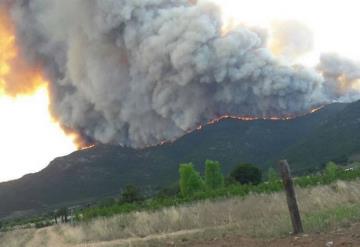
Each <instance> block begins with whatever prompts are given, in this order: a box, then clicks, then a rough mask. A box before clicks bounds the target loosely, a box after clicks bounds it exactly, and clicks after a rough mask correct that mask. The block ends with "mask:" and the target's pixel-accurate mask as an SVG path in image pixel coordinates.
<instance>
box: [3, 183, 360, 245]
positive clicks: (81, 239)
mask: <svg viewBox="0 0 360 247" xmlns="http://www.w3.org/2000/svg"><path fill="white" fill-rule="evenodd" d="M297 195H298V199H299V206H300V211H301V214H302V217H303V223H304V228H305V231H306V232H307V233H311V232H320V231H325V230H332V229H336V228H338V227H344V226H347V225H349V224H351V223H352V222H356V221H359V220H360V181H358V180H356V181H351V182H343V181H338V182H335V183H331V184H329V185H321V186H316V187H308V188H297ZM290 231H291V223H290V219H289V214H288V209H287V204H286V198H285V195H284V193H283V192H275V193H271V194H256V193H253V194H250V195H248V196H247V197H245V198H243V197H233V198H227V199H218V200H204V201H199V202H194V203H192V204H187V205H180V206H172V207H167V208H162V209H159V210H154V211H137V212H131V213H126V214H125V213H124V214H119V215H116V216H113V217H105V218H103V217H100V218H97V219H94V220H91V221H87V222H82V223H78V224H76V225H69V224H63V225H57V226H52V227H49V228H45V229H37V230H36V229H28V230H19V231H15V232H7V233H0V246H6V247H12V246H21V244H23V243H27V245H26V246H29V247H33V246H79V245H80V246H81V244H85V243H87V244H88V245H87V246H163V245H166V244H167V243H169V241H170V242H174V243H175V242H177V241H179V242H182V243H184V242H185V243H188V246H189V245H191V241H192V240H193V239H196V238H201V239H202V238H205V239H206V238H209V239H214V238H221V237H222V236H223V235H231V234H238V235H239V234H240V235H241V236H244V237H257V238H276V237H283V236H287V235H288V234H289V232H290ZM109 241H110V242H109ZM90 243H91V244H90Z"/></svg>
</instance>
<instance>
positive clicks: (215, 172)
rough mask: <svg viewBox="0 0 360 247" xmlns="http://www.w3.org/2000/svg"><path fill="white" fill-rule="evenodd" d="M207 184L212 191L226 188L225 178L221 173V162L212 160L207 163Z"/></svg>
mask: <svg viewBox="0 0 360 247" xmlns="http://www.w3.org/2000/svg"><path fill="white" fill-rule="evenodd" d="M205 184H206V187H207V189H210V190H214V189H219V188H222V187H224V176H223V175H222V173H221V164H220V163H219V162H217V161H212V160H207V161H206V162H205Z"/></svg>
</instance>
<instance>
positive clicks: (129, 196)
mask: <svg viewBox="0 0 360 247" xmlns="http://www.w3.org/2000/svg"><path fill="white" fill-rule="evenodd" d="M140 200H141V196H140V191H139V189H138V188H137V187H136V186H134V185H128V186H126V188H125V190H124V191H123V192H122V194H121V201H122V202H124V203H132V202H136V201H140Z"/></svg>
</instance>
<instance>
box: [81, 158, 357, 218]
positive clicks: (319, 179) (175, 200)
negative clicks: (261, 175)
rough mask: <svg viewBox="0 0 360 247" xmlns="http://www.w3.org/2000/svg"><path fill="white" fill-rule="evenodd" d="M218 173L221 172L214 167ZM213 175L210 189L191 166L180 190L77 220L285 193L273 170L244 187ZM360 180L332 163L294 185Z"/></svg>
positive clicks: (99, 209) (118, 203)
mask: <svg viewBox="0 0 360 247" xmlns="http://www.w3.org/2000/svg"><path fill="white" fill-rule="evenodd" d="M215 164H216V163H215ZM216 166H217V165H216ZM215 170H218V169H217V168H215ZM235 170H236V169H235ZM235 170H234V171H235ZM182 172H183V173H187V175H186V176H188V177H189V178H190V179H189V178H188V181H187V182H188V183H189V184H188V185H187V187H188V188H186V185H185V184H184V181H182V178H181V174H182ZM205 174H206V171H205ZM183 175H184V174H183ZM213 175H214V177H215V178H216V179H215V180H217V181H218V182H212V187H211V186H209V185H208V184H206V181H209V177H206V176H205V179H202V178H201V177H200V175H199V173H198V172H196V171H194V170H193V167H192V166H191V164H185V165H183V166H182V167H181V168H180V189H179V191H178V190H177V187H175V189H174V188H173V189H168V190H165V191H162V192H160V193H159V194H158V195H157V196H155V197H152V198H149V199H144V200H140V199H138V198H137V196H134V200H133V201H132V202H129V201H128V202H125V203H124V201H123V200H121V199H120V200H110V201H107V202H102V203H100V204H99V205H98V206H95V207H91V208H86V209H83V210H81V211H79V212H77V215H78V216H77V218H78V219H81V220H84V221H88V220H91V219H93V218H96V217H109V216H113V215H116V214H125V213H130V212H133V211H144V210H145V211H154V210H158V209H161V208H164V207H172V206H179V205H182V204H188V203H192V202H197V201H201V200H214V199H216V200H217V199H219V198H231V197H234V196H239V197H245V196H248V195H250V194H271V193H275V192H280V191H282V190H283V185H282V181H281V180H280V179H279V177H278V176H277V173H276V172H275V171H274V170H272V169H270V170H269V172H268V174H267V180H265V181H263V182H259V181H258V178H257V176H255V178H254V179H255V183H251V181H254V180H249V181H247V182H245V183H243V184H241V183H238V182H236V181H234V180H233V178H232V177H229V178H227V183H226V184H224V183H223V182H222V181H223V179H222V178H221V177H220V176H219V174H217V173H216V172H215V173H214V174H213ZM235 175H236V174H235ZM251 176H252V175H251ZM358 178H360V168H351V169H344V168H342V167H339V166H337V165H336V164H334V163H333V162H329V163H328V164H327V166H326V168H325V170H324V171H323V172H322V173H319V174H313V175H308V176H302V177H297V178H295V181H294V183H295V185H296V186H298V187H300V188H308V187H314V186H319V185H328V184H331V183H333V182H335V181H337V180H342V181H352V180H356V179H358ZM241 179H243V178H241ZM210 180H211V179H210ZM204 181H205V182H204ZM214 184H215V186H214ZM216 184H217V185H216ZM135 198H137V199H135Z"/></svg>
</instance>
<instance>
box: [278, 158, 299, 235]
mask: <svg viewBox="0 0 360 247" xmlns="http://www.w3.org/2000/svg"><path fill="white" fill-rule="evenodd" d="M279 167H280V174H281V177H282V180H283V183H284V188H285V192H286V199H287V204H288V207H289V211H290V217H291V222H292V225H293V229H294V231H293V234H299V233H303V232H304V230H303V227H302V223H301V217H300V212H299V207H298V203H297V201H296V194H295V190H294V183H293V180H292V177H291V173H290V167H289V164H288V162H287V161H286V160H281V161H280V162H279Z"/></svg>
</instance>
